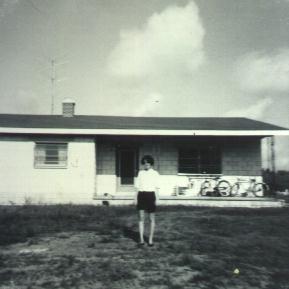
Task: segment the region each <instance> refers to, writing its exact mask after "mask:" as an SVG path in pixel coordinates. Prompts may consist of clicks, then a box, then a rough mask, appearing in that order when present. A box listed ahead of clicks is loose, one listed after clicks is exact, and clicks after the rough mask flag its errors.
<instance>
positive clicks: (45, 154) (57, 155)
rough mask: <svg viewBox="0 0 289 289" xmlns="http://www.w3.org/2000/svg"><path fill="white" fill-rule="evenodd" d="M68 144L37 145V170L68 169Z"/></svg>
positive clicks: (35, 155) (47, 143) (45, 143)
mask: <svg viewBox="0 0 289 289" xmlns="http://www.w3.org/2000/svg"><path fill="white" fill-rule="evenodd" d="M67 147H68V145H67V143H53V142H39V143H36V144H35V152H34V167H35V168H66V167H67Z"/></svg>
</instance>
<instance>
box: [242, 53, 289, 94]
mask: <svg viewBox="0 0 289 289" xmlns="http://www.w3.org/2000/svg"><path fill="white" fill-rule="evenodd" d="M237 79H238V81H239V83H240V86H241V88H242V89H244V90H246V91H249V92H253V93H259V92H263V91H272V92H285V91H287V90H288V89H289V49H283V50H280V51H278V53H276V54H272V55H265V54H264V53H260V52H257V53H250V54H248V55H245V56H244V57H242V58H241V59H239V61H238V62H237Z"/></svg>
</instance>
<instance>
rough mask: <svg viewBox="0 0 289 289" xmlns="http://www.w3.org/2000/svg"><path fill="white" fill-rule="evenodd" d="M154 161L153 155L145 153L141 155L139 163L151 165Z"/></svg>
mask: <svg viewBox="0 0 289 289" xmlns="http://www.w3.org/2000/svg"><path fill="white" fill-rule="evenodd" d="M154 162H155V161H154V159H153V157H152V156H150V155H145V156H143V157H142V159H141V164H142V165H144V164H145V163H149V164H151V165H153V164H154Z"/></svg>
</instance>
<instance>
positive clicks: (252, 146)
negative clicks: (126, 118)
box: [96, 137, 261, 195]
mask: <svg viewBox="0 0 289 289" xmlns="http://www.w3.org/2000/svg"><path fill="white" fill-rule="evenodd" d="M190 141H191V142H192V143H194V140H193V139H192V140H190ZM216 142H218V143H219V144H220V146H221V148H222V149H221V150H222V174H223V176H224V178H225V179H227V180H229V181H230V182H231V183H234V182H235V181H236V180H237V178H238V177H242V176H245V177H256V178H257V179H258V180H259V181H260V180H261V143H260V139H259V138H252V137H248V138H246V137H242V138H238V139H235V138H232V139H222V138H219V139H218V140H216ZM188 143H189V142H188V141H187V140H186V141H177V140H175V139H167V138H147V139H145V140H144V141H142V142H139V144H138V147H139V167H140V168H141V163H140V162H141V157H142V156H143V155H145V154H150V155H152V156H153V157H154V159H155V169H156V170H157V171H158V172H159V173H160V175H161V189H160V194H161V195H171V194H173V193H174V191H175V189H176V186H187V184H188V177H187V176H184V175H178V147H181V146H182V145H183V144H186V145H187V144H188ZM118 144H119V143H118V142H117V141H110V140H106V141H101V142H99V143H98V153H97V167H98V169H97V173H98V176H97V180H98V186H97V192H96V194H97V195H99V194H100V195H101V194H103V193H104V192H106V193H109V194H113V195H114V194H116V195H122V194H125V192H117V184H116V175H115V174H116V168H115V163H116V159H115V158H116V146H117V145H118ZM202 181H203V178H201V179H199V180H197V181H196V182H195V185H196V186H197V187H198V189H199V187H200V185H201V182H202ZM126 194H127V195H132V194H133V192H127V193H126Z"/></svg>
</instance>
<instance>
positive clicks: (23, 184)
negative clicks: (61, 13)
mask: <svg viewBox="0 0 289 289" xmlns="http://www.w3.org/2000/svg"><path fill="white" fill-rule="evenodd" d="M52 140H55V139H54V138H53V139H51V138H50V139H39V138H37V139H33V138H29V137H22V138H21V137H18V138H15V137H14V138H13V137H10V138H7V137H6V138H1V140H0V160H1V161H0V183H1V186H0V203H1V204H3V203H4V204H5V203H17V204H21V203H25V202H31V203H91V200H92V198H93V193H94V188H95V142H94V140H93V139H83V138H81V139H80V138H79V139H77V138H74V139H70V140H67V139H59V138H58V139H57V141H63V142H68V164H67V168H65V169H61V168H42V169H37V168H34V146H35V141H52Z"/></svg>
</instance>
